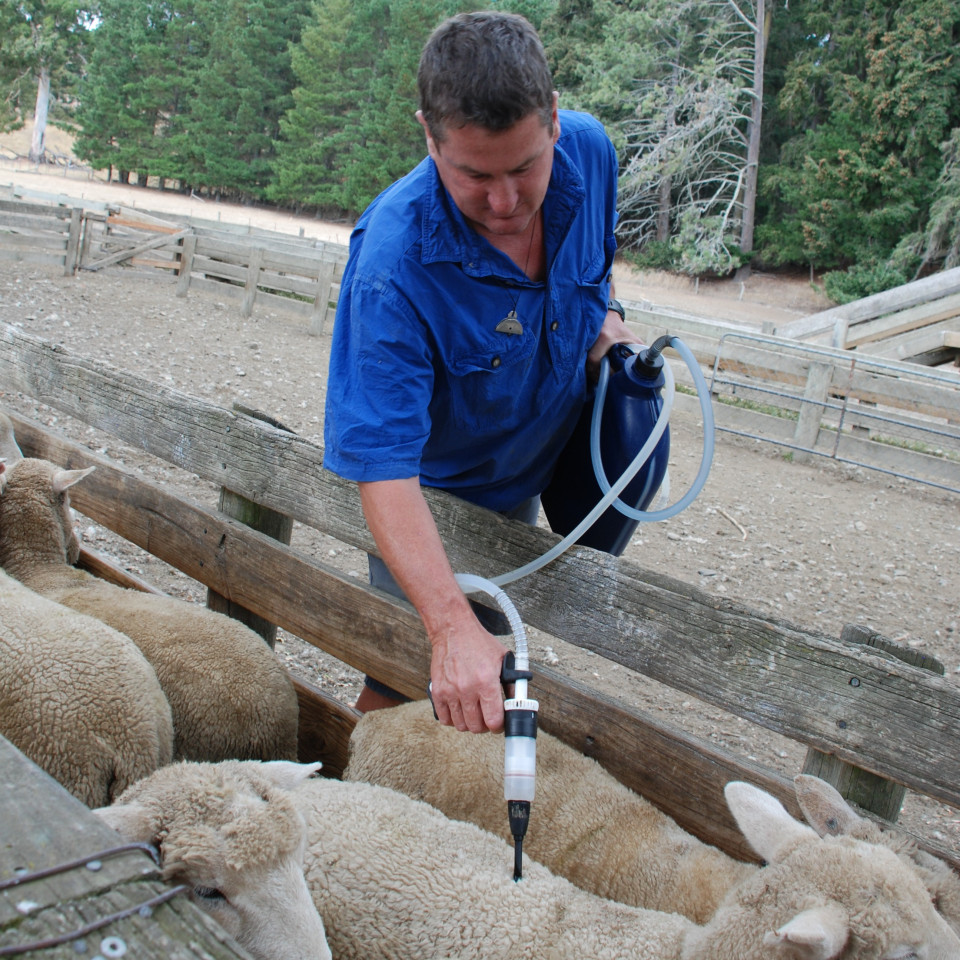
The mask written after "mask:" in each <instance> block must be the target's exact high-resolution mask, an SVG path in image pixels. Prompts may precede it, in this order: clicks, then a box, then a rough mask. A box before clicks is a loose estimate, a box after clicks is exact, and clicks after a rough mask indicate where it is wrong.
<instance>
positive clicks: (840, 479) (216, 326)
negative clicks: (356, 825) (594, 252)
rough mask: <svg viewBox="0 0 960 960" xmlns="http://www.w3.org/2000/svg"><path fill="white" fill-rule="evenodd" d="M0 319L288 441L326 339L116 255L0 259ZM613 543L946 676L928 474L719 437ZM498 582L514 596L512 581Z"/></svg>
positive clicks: (760, 756) (785, 761)
mask: <svg viewBox="0 0 960 960" xmlns="http://www.w3.org/2000/svg"><path fill="white" fill-rule="evenodd" d="M4 182H10V183H16V184H19V185H23V186H29V187H31V188H32V189H40V190H50V191H52V192H64V193H67V194H68V195H70V196H72V197H75V198H80V197H81V195H83V196H85V197H94V196H96V197H98V198H104V199H109V200H112V201H114V202H123V203H124V204H127V205H135V206H138V207H141V208H143V209H146V210H154V211H159V210H166V209H171V210H174V209H175V210H177V211H179V212H181V213H191V214H194V215H198V216H205V217H211V218H214V219H215V218H216V217H217V216H219V217H221V218H222V219H223V220H233V221H234V222H240V223H244V222H250V223H253V224H258V225H264V226H267V227H269V228H270V229H278V230H289V232H291V233H293V234H294V235H296V234H297V233H299V231H300V230H301V229H302V230H303V231H304V235H305V236H317V237H322V238H324V239H331V240H339V241H340V242H345V241H346V239H347V234H348V229H349V225H346V224H324V223H321V222H320V221H317V220H314V219H312V218H302V217H301V218H298V217H293V216H290V215H286V214H283V213H280V212H278V211H275V210H269V211H268V210H261V209H258V208H252V207H235V206H232V205H228V204H212V203H209V202H208V203H205V204H201V203H200V202H199V201H196V200H191V199H189V198H184V197H182V196H180V195H178V194H173V193H160V192H158V191H152V190H151V191H145V190H143V189H141V188H135V187H126V186H120V185H119V184H105V183H102V182H100V181H97V180H95V179H89V178H73V179H71V178H70V177H67V176H63V175H61V174H59V173H57V174H55V175H54V176H51V175H49V174H48V175H43V174H41V173H29V172H25V171H20V170H15V171H10V170H9V169H5V168H4V167H3V166H0V188H2V186H3V184H4ZM119 197H122V200H121V199H118V198H119ZM201 207H202V210H201V209H198V208H201ZM618 277H619V279H618V293H620V295H621V296H623V297H624V298H627V299H647V300H649V301H651V302H652V303H656V304H659V305H662V306H671V307H674V308H676V309H679V310H683V311H685V312H689V313H694V314H697V315H700V316H704V317H722V318H725V319H733V320H741V321H743V322H746V323H752V324H757V325H759V324H760V323H762V322H763V321H764V320H774V321H780V320H782V319H792V318H794V317H798V316H804V315H806V314H809V313H812V312H815V311H817V310H820V309H823V308H824V307H825V306H828V305H829V304H828V303H827V302H826V301H825V300H824V299H823V297H822V295H821V294H820V293H819V292H818V291H817V290H815V289H814V288H812V287H811V285H810V283H809V281H808V279H807V278H799V277H793V278H790V277H770V276H762V275H761V276H757V275H755V276H754V277H752V278H751V279H750V280H749V281H748V282H747V283H746V284H745V285H744V286H743V287H741V286H740V285H739V284H735V283H733V282H732V281H721V282H716V283H712V284H706V283H702V284H701V285H700V286H699V289H697V288H696V286H695V285H694V284H693V283H692V282H688V281H686V280H677V279H675V278H671V277H665V276H657V275H650V274H646V275H644V274H637V273H634V272H632V271H629V270H628V269H627V268H626V267H622V268H621V269H620V270H619V271H618ZM0 322H4V323H8V324H13V325H15V326H17V327H19V328H22V329H23V330H24V331H25V332H28V333H30V334H33V335H36V336H39V337H43V338H44V339H46V340H49V341H51V342H54V343H59V344H62V345H64V346H65V347H66V348H68V349H69V350H71V351H74V352H76V353H79V354H82V355H84V356H92V357H98V358H99V359H101V360H104V361H107V362H109V363H111V364H114V365H115V366H117V367H119V368H121V369H124V370H127V371H131V372H134V373H137V374H139V375H142V376H143V377H144V378H146V379H148V380H151V381H153V382H155V383H158V384H162V385H167V386H171V387H175V388H176V389H178V390H182V391H184V392H186V393H189V394H192V395H194V396H198V397H202V398H204V399H207V400H210V401H213V402H215V403H218V404H220V405H222V406H225V407H229V406H231V405H232V404H233V403H234V402H235V401H239V402H242V403H244V404H245V405H247V406H251V407H254V408H256V409H259V410H262V411H264V412H265V413H268V414H270V415H271V416H273V417H276V418H277V419H279V420H281V421H282V422H283V423H284V424H286V425H287V426H288V427H290V429H292V430H295V431H297V432H298V433H299V434H301V435H302V436H304V437H307V438H310V439H314V440H316V441H318V442H320V441H321V440H322V416H323V398H324V393H325V386H326V376H327V349H328V346H329V340H328V339H326V338H315V337H310V336H309V335H308V333H307V329H306V323H305V322H304V321H302V320H299V319H297V318H293V317H289V316H286V315H283V314H280V313H272V312H266V311H260V312H255V315H254V316H251V317H249V318H244V317H242V316H240V314H239V310H238V308H237V306H236V305H235V304H232V303H229V302H226V301H223V300H219V299H218V298H217V297H216V296H215V295H210V294H205V293H196V292H193V291H191V293H190V295H189V297H188V298H186V299H177V298H176V297H175V296H174V286H173V284H172V283H171V282H170V281H169V280H166V281H165V280H161V279H158V278H157V277H151V276H148V275H145V274H143V273H142V272H137V271H134V270H131V269H128V268H123V267H115V268H108V269H106V270H104V271H102V272H100V273H96V274H81V275H80V276H78V277H77V278H71V277H63V276H62V275H60V273H58V271H57V270H56V269H54V268H37V267H31V266H27V265H23V264H17V263H8V262H0ZM0 405H3V406H8V407H10V408H13V409H15V410H17V411H19V412H22V413H24V414H26V415H29V416H33V417H35V418H37V419H39V420H40V421H42V422H44V423H46V424H48V425H50V426H53V427H55V428H56V429H58V430H62V431H63V432H64V433H65V434H66V435H68V436H71V437H72V438H74V439H78V440H81V441H83V442H85V443H88V444H90V445H92V446H93V447H94V449H98V450H101V451H102V452H105V453H106V454H107V455H109V456H111V457H113V458H115V459H118V460H120V461H123V462H126V463H128V464H131V465H137V466H140V467H141V468H142V469H143V470H144V471H145V472H146V473H147V474H148V475H149V476H150V477H151V478H152V479H155V480H159V481H162V482H165V483H169V484H171V485H174V486H176V487H177V489H178V491H181V490H182V491H184V492H186V493H187V494H188V495H189V496H192V497H193V498H194V499H196V500H200V501H202V502H205V503H208V504H215V503H216V496H217V491H216V490H214V489H213V488H212V487H210V486H209V485H206V484H202V483H198V482H197V481H196V480H195V479H193V478H188V477H183V476H180V475H178V473H177V472H176V471H175V470H174V469H173V468H172V467H170V466H169V465H166V464H160V463H157V462H150V461H148V460H147V459H146V458H145V457H143V456H142V455H141V454H140V453H139V452H138V451H135V450H133V449H132V448H130V447H126V446H124V445H122V444H119V443H117V442H116V441H114V440H113V439H112V438H107V437H101V436H97V435H96V434H95V433H94V432H93V431H92V430H90V429H89V428H87V427H85V426H84V425H82V424H76V423H72V422H70V421H69V420H68V419H67V418H65V417H63V416H61V415H59V414H58V413H56V412H55V411H52V410H50V409H49V408H43V407H42V406H39V405H37V404H35V403H34V402H33V401H31V400H29V399H28V398H25V397H22V396H19V395H15V394H3V393H2V392H0ZM671 434H672V451H673V452H672V457H671V468H670V473H671V483H672V489H673V491H674V497H673V498H674V499H675V498H676V497H677V496H679V495H680V493H682V491H683V490H685V489H686V487H687V484H688V483H689V482H690V480H691V479H692V477H693V475H694V474H695V472H696V469H697V467H698V465H699V457H700V450H701V436H700V424H699V421H698V418H696V417H694V416H692V415H684V414H682V413H676V414H675V415H674V417H673V420H672V423H671ZM80 526H81V529H82V531H83V534H84V537H85V538H86V539H87V540H89V541H90V542H91V544H92V545H93V546H94V547H96V548H97V549H100V550H102V551H103V552H105V553H108V554H110V555H112V556H113V557H114V558H115V559H116V560H117V561H118V562H119V563H120V564H121V565H123V566H125V567H127V568H128V569H130V570H132V571H133V572H135V573H138V574H141V575H143V576H145V577H147V578H148V579H150V580H153V581H154V582H155V583H157V584H158V585H159V586H160V587H161V588H163V589H165V590H168V591H169V592H171V593H175V594H177V595H180V596H184V597H188V598H192V599H202V598H203V594H202V591H201V590H200V589H199V588H198V585H197V584H195V583H194V582H193V581H190V580H188V578H186V577H184V576H183V575H182V574H180V573H179V572H177V571H175V570H171V569H170V568H167V567H165V566H164V565H162V564H160V563H159V562H158V561H156V560H154V559H153V558H151V557H150V556H149V555H146V554H143V553H142V552H141V551H139V550H137V549H136V548H134V547H132V546H131V545H130V544H127V543H125V542H123V541H120V540H119V539H118V538H116V537H115V536H114V535H113V534H111V533H110V532H109V531H106V530H104V529H103V528H100V527H98V526H97V525H96V524H93V523H91V522H90V521H88V520H86V519H84V518H80ZM294 536H295V539H294V543H295V545H297V546H298V547H300V548H302V549H303V548H306V549H309V550H310V551H312V552H313V553H314V555H315V556H317V557H318V558H319V559H322V560H324V561H325V562H328V563H332V564H335V565H337V566H339V567H340V568H341V569H344V570H346V571H348V572H349V573H351V574H352V575H354V576H357V577H365V575H366V565H365V559H364V557H363V556H362V555H361V554H359V553H358V552H357V551H355V550H352V549H350V548H347V547H345V546H344V545H343V544H340V543H337V542H336V541H333V540H332V539H330V538H329V537H317V536H316V535H313V536H312V538H311V535H310V534H309V533H308V532H306V531H302V530H296V531H295V535H294ZM298 538H299V539H298ZM627 556H628V557H630V558H632V559H633V560H635V561H637V562H639V563H641V564H642V565H644V566H645V567H648V568H651V569H655V570H657V571H659V572H661V573H665V574H669V575H671V576H673V577H676V578H678V579H680V580H683V581H686V582H688V583H692V584H695V585H697V586H699V587H700V588H701V589H703V590H705V591H707V592H708V593H715V594H720V595H723V596H726V597H730V598H735V599H737V600H740V601H742V602H743V603H745V604H747V605H748V606H750V607H751V608H753V609H755V610H756V611H758V612H759V613H760V614H762V615H764V616H768V617H770V618H775V619H782V620H785V621H788V622H790V623H793V624H795V625H798V626H802V627H805V628H807V629H810V630H814V631H817V632H820V633H823V634H826V635H829V636H834V637H836V636H839V634H840V631H841V630H842V628H843V626H844V625H845V624H851V623H853V624H865V625H868V626H870V627H872V628H874V629H876V630H878V631H879V632H880V633H882V634H883V635H884V636H886V637H888V638H891V639H897V640H899V641H901V642H902V643H905V644H908V645H909V646H911V647H916V648H918V649H920V650H922V651H924V652H925V653H929V654H932V655H933V656H936V657H938V658H939V659H940V660H941V661H942V662H943V664H944V665H945V667H946V674H947V677H948V679H949V680H950V681H951V682H956V679H957V674H958V673H960V636H958V632H957V624H958V620H960V599H958V598H960V591H958V586H960V575H958V565H960V512H958V510H957V499H956V497H954V496H951V495H949V494H944V493H942V492H938V491H936V490H934V489H932V488H929V487H924V486H921V485H918V484H915V483H910V482H907V481H901V480H899V479H896V478H891V477H888V476H885V475H882V474H879V473H873V472H870V471H867V470H862V469H858V468H850V467H847V466H843V465H839V464H836V463H834V462H831V461H825V460H819V461H816V462H814V463H811V464H800V463H795V462H790V461H789V459H787V458H785V457H784V456H783V455H782V453H781V452H780V451H779V450H778V448H776V447H774V446H772V445H770V444H764V443H760V442H754V441H745V440H741V439H737V438H732V437H730V435H728V434H720V435H718V438H717V449H716V453H715V457H714V461H713V466H712V469H711V473H710V477H709V480H708V482H707V485H706V487H705V489H704V490H703V492H702V493H701V494H700V496H699V497H698V499H697V500H696V501H695V502H694V503H693V504H692V505H691V506H690V507H689V508H688V509H687V510H686V511H684V512H683V513H681V514H680V515H679V516H677V517H674V518H673V519H671V520H668V521H664V522H661V523H658V524H655V525H653V524H651V525H644V526H641V527H640V528H639V530H638V532H637V534H636V536H635V537H634V540H633V542H632V544H631V545H630V546H629V547H628V550H627ZM511 589H512V590H514V591H522V589H523V586H522V581H521V582H519V583H518V584H516V585H514V586H513V587H512V588H511ZM281 641H282V642H281V643H279V644H278V645H277V650H278V656H280V657H281V658H282V659H283V660H284V662H285V663H286V664H287V665H288V666H289V667H290V669H291V670H293V671H296V672H298V673H300V674H302V675H304V676H305V677H307V678H308V679H309V680H311V681H312V682H314V683H317V684H319V685H321V686H323V687H325V688H326V689H328V690H329V691H331V692H333V693H334V694H335V695H337V696H339V697H341V698H343V699H344V700H346V701H350V700H352V699H353V698H354V697H355V696H356V694H357V692H358V690H359V682H360V678H359V677H358V676H357V674H356V672H355V671H353V670H352V669H350V668H349V667H347V666H345V665H343V664H341V663H339V662H337V661H334V660H332V659H331V658H330V657H328V656H326V655H325V654H323V653H322V652H320V651H318V650H316V649H315V648H313V647H310V646H309V645H307V644H305V643H303V642H302V641H300V640H298V639H297V638H296V637H292V636H289V635H284V634H281ZM531 653H532V656H533V659H534V660H535V661H536V660H540V661H544V662H550V663H552V664H554V665H555V666H557V667H558V668H559V669H562V670H567V671H569V672H570V674H571V675H574V676H581V677H583V676H585V677H589V678H591V679H592V680H593V682H595V683H596V682H600V684H601V685H602V686H603V687H604V688H605V689H606V690H607V691H609V692H610V693H612V694H614V695H616V696H618V697H621V698H623V699H624V700H625V701H627V702H629V703H632V704H635V705H639V706H640V707H641V708H643V709H645V710H647V711H648V712H651V713H654V714H656V715H660V716H663V717H664V718H665V719H667V720H669V721H670V722H672V723H673V724H674V725H675V726H678V727H682V728H683V729H685V730H687V731H688V732H690V733H692V734H695V735H697V736H700V737H703V738H706V739H708V740H709V741H710V742H712V743H713V744H716V745H720V746H723V747H726V748H728V749H731V750H733V751H736V752H738V753H741V754H743V755H746V756H749V757H751V758H753V759H756V760H758V761H760V762H761V763H764V764H766V765H769V766H771V767H774V768H776V769H779V770H780V771H782V772H784V773H786V774H788V775H793V774H794V773H797V772H799V770H800V768H801V766H802V763H803V756H804V753H805V748H802V747H800V746H799V745H797V744H794V743H792V742H789V741H787V740H784V739H783V738H781V737H778V736H776V735H774V734H771V733H769V732H768V731H765V730H762V729H760V728H757V727H755V726H753V725H752V724H749V723H747V722H745V721H742V720H740V719H739V718H736V717H732V716H730V715H728V714H726V713H723V712H722V711H719V710H717V709H716V708H714V707H712V706H709V705H707V704H704V703H702V702H700V701H697V700H695V699H694V698H691V697H687V696H678V695H677V694H676V693H674V692H673V691H671V690H669V689H667V688H665V687H662V686H660V685H657V684H654V683H652V682H650V681H648V680H646V679H645V678H643V677H641V676H638V675H635V674H633V673H631V672H630V671H628V670H626V669H624V668H622V667H619V666H617V665H615V664H612V663H610V662H607V661H604V660H601V659H600V658H598V657H596V656H592V655H590V654H589V653H586V652H584V651H582V650H580V649H579V648H575V647H572V646H570V645H568V644H565V643H563V642H562V641H560V640H557V639H555V638H551V637H545V636H540V635H534V636H533V637H532V638H531ZM901 822H902V823H903V824H904V825H905V826H907V827H908V828H910V829H912V830H914V831H915V832H917V833H919V834H922V835H926V836H929V837H931V838H932V839H934V840H936V841H938V842H940V843H942V844H943V845H945V846H948V847H951V848H953V849H955V850H960V816H958V812H957V811H956V810H954V809H952V808H947V807H944V806H942V805H940V804H936V803H933V802H930V801H926V800H921V799H919V798H908V801H907V805H906V807H905V809H904V813H903V815H902V818H901Z"/></svg>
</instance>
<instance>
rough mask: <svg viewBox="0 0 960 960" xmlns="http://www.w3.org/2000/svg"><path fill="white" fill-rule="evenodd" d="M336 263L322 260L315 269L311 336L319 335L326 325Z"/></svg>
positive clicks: (321, 334)
mask: <svg viewBox="0 0 960 960" xmlns="http://www.w3.org/2000/svg"><path fill="white" fill-rule="evenodd" d="M335 267H336V264H335V263H334V262H333V261H332V260H322V261H321V262H320V269H319V270H318V271H317V294H316V296H315V297H314V300H313V312H312V313H311V314H310V329H309V331H308V332H309V334H310V336H311V337H321V336H323V332H324V330H325V329H326V326H327V310H329V309H330V288H331V287H332V286H333V271H334V268H335Z"/></svg>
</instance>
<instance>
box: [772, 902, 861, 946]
mask: <svg viewBox="0 0 960 960" xmlns="http://www.w3.org/2000/svg"><path fill="white" fill-rule="evenodd" d="M849 936H850V924H849V922H848V920H847V917H846V915H845V914H844V912H843V910H841V909H840V907H839V906H838V905H837V904H828V905H827V906H823V907H814V908H812V909H810V910H804V911H803V913H798V914H797V915H796V916H795V917H794V918H793V919H792V920H790V921H789V922H788V923H785V924H784V925H783V926H782V927H780V929H779V930H775V931H774V932H773V933H768V934H767V935H766V936H765V937H764V938H763V944H764V946H766V947H772V948H773V953H772V956H775V957H784V958H787V957H789V958H790V960H833V958H835V957H839V956H840V954H841V953H842V952H843V949H844V947H846V945H847V940H848V938H849Z"/></svg>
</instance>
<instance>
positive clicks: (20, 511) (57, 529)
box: [0, 457, 94, 573]
mask: <svg viewBox="0 0 960 960" xmlns="http://www.w3.org/2000/svg"><path fill="white" fill-rule="evenodd" d="M93 470H94V467H87V468H86V469H85V470H63V469H61V468H60V467H58V466H56V464H53V463H50V461H49V460H37V459H34V458H32V457H27V458H25V459H22V460H19V461H18V462H17V463H15V464H14V466H13V467H12V468H11V469H9V470H8V471H7V483H6V486H5V487H4V488H3V495H2V496H0V566H2V567H3V568H4V569H6V570H8V571H9V572H11V573H16V570H17V569H18V568H20V567H22V565H29V564H32V563H37V562H59V563H63V562H66V563H69V564H73V563H76V561H77V557H78V556H79V555H80V542H79V540H78V539H77V535H76V533H75V531H74V528H73V517H72V515H71V513H70V496H69V489H70V487H72V486H73V485H74V484H75V483H77V482H78V481H80V480H82V479H83V478H84V477H85V476H87V475H88V474H89V473H91V472H92V471H93Z"/></svg>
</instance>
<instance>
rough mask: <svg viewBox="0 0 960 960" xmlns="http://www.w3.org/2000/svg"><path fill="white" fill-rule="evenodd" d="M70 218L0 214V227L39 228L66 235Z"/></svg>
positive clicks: (46, 215) (47, 215) (13, 228)
mask: <svg viewBox="0 0 960 960" xmlns="http://www.w3.org/2000/svg"><path fill="white" fill-rule="evenodd" d="M69 223H70V218H69V216H68V217H54V216H50V215H49V214H40V213H38V214H33V215H27V214H9V213H8V214H3V215H2V216H0V228H3V229H9V230H41V231H47V232H50V231H52V232H54V233H58V234H63V235H64V236H66V234H67V230H68V229H69Z"/></svg>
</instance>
